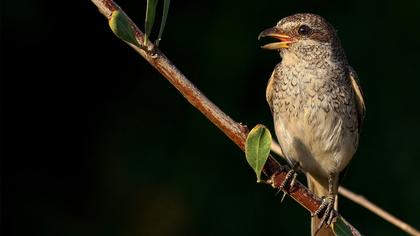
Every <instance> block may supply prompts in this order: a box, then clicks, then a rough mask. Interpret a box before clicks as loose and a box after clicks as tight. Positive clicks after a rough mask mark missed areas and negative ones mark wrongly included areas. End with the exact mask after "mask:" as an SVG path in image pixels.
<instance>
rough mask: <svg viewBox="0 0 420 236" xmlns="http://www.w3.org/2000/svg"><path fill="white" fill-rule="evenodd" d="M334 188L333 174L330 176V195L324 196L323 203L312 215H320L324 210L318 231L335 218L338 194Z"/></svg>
mask: <svg viewBox="0 0 420 236" xmlns="http://www.w3.org/2000/svg"><path fill="white" fill-rule="evenodd" d="M333 188H334V178H333V176H332V175H329V176H328V196H327V197H325V196H324V197H323V198H322V204H321V205H320V206H319V208H318V209H317V210H316V211H315V212H314V213H313V214H312V215H311V216H312V217H314V216H318V215H319V214H320V213H321V212H322V211H324V213H323V215H322V218H321V222H320V223H319V225H318V228H317V230H316V231H315V235H316V233H317V232H318V231H319V230H320V229H321V228H322V226H323V225H324V224H325V227H328V226H330V225H331V223H332V220H333V219H334V213H333V210H334V204H335V200H336V199H335V198H336V194H335V193H334V191H333Z"/></svg>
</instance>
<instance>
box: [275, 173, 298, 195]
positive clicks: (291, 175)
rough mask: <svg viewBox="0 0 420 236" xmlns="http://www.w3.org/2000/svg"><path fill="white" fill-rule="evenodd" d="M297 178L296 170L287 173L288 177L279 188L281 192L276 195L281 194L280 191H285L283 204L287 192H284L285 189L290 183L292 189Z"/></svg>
mask: <svg viewBox="0 0 420 236" xmlns="http://www.w3.org/2000/svg"><path fill="white" fill-rule="evenodd" d="M296 177H297V173H296V170H295V168H292V169H290V170H289V171H288V172H287V174H286V177H285V178H284V180H283V182H282V183H281V184H280V186H279V187H278V188H279V191H278V192H277V193H276V194H278V193H280V191H282V190H283V196H282V197H281V202H283V200H284V197H285V196H286V191H284V189H285V187H286V186H287V184H288V183H289V186H290V189H291V188H293V186H294V185H295V181H296Z"/></svg>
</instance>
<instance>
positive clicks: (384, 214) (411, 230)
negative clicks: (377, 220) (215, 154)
mask: <svg viewBox="0 0 420 236" xmlns="http://www.w3.org/2000/svg"><path fill="white" fill-rule="evenodd" d="M338 192H339V193H340V194H341V195H343V196H344V197H346V198H348V199H350V200H352V201H353V202H355V203H357V204H359V205H361V206H363V207H364V208H367V209H369V210H370V211H371V212H373V213H375V214H376V215H378V216H380V217H381V218H383V219H385V220H386V221H388V222H389V223H391V224H393V225H395V226H397V227H398V228H400V229H401V230H403V231H404V232H406V233H408V234H410V235H415V236H420V232H419V231H418V230H416V229H415V228H413V227H412V226H410V225H408V224H407V223H405V222H403V221H402V220H400V219H398V218H397V217H395V216H393V215H391V214H390V213H388V212H387V211H385V210H383V209H381V208H380V207H378V206H377V205H375V204H374V203H372V202H371V201H369V200H367V199H366V198H365V197H363V196H362V195H358V194H355V193H353V192H351V191H350V190H348V189H346V188H344V187H343V186H340V188H339V189H338Z"/></svg>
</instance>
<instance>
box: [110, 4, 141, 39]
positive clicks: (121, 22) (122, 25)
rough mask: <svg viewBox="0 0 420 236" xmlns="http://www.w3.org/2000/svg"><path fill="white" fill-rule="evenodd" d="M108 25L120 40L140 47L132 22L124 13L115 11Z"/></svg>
mask: <svg viewBox="0 0 420 236" xmlns="http://www.w3.org/2000/svg"><path fill="white" fill-rule="evenodd" d="M108 23H109V27H111V30H112V32H114V34H115V35H117V37H118V38H120V39H122V40H124V41H126V42H128V43H131V44H134V45H136V46H140V44H139V43H138V42H137V39H136V36H135V33H134V30H133V28H132V26H131V23H130V20H129V19H128V17H127V16H126V15H125V14H124V13H122V12H121V11H119V10H116V11H113V12H112V14H111V18H110V19H109V21H108Z"/></svg>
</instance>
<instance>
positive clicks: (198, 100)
mask: <svg viewBox="0 0 420 236" xmlns="http://www.w3.org/2000/svg"><path fill="white" fill-rule="evenodd" d="M91 1H92V2H93V3H94V4H95V5H96V6H97V7H98V9H99V11H100V12H101V13H102V14H103V15H104V16H105V17H107V18H108V20H109V19H110V17H111V15H112V13H113V12H114V11H116V10H119V11H120V12H121V13H123V14H125V13H124V12H123V11H122V9H121V8H120V7H119V6H118V5H117V4H116V3H115V2H114V1H112V0H91ZM127 18H128V19H129V17H128V16H127ZM129 22H130V24H131V26H132V28H133V30H134V32H135V36H136V39H137V41H138V42H139V43H140V44H141V45H143V42H144V41H143V40H144V37H143V33H142V32H141V31H140V30H139V28H138V27H137V26H136V25H135V24H134V23H133V22H132V21H131V20H129ZM126 43H127V42H126ZM127 44H128V45H129V46H130V47H132V48H133V49H134V50H135V51H136V52H137V53H139V54H140V55H141V56H142V57H143V58H144V59H145V60H147V61H148V62H149V63H150V64H151V65H152V66H153V67H154V68H155V69H156V70H157V71H158V72H159V73H160V74H162V75H163V76H164V77H165V78H166V79H167V80H168V81H169V82H170V83H171V84H172V85H173V86H174V87H175V88H176V89H177V90H178V91H179V92H180V93H181V94H182V95H183V96H184V97H185V99H187V100H188V102H189V103H191V105H193V106H194V107H195V108H196V109H198V110H199V111H200V112H201V113H202V114H203V115H204V116H206V117H207V119H209V120H210V121H211V122H212V123H213V124H214V125H216V126H217V127H218V128H219V129H220V130H221V131H222V132H223V133H224V134H225V135H226V136H228V137H229V139H231V140H232V141H233V142H234V143H235V144H236V145H237V146H238V147H239V148H240V149H241V150H242V151H244V148H245V141H246V137H247V134H248V128H247V127H246V126H245V125H243V124H241V123H238V122H236V121H234V120H233V119H232V118H230V117H229V116H228V115H226V114H225V113H224V112H223V111H222V110H220V109H219V108H218V107H217V106H216V105H215V104H214V103H212V102H211V101H210V100H209V99H208V98H207V97H206V96H205V95H204V94H203V93H201V92H200V90H199V89H197V88H196V87H195V86H194V85H193V84H192V83H191V82H190V81H189V80H188V79H187V78H186V77H185V76H184V75H183V74H182V73H181V72H180V71H179V70H178V69H177V68H176V66H175V65H174V64H173V63H172V62H171V61H170V60H169V59H168V58H167V57H166V56H165V55H164V54H163V53H162V52H161V51H159V50H158V49H157V48H155V47H154V45H153V44H152V43H151V42H148V47H147V48H146V49H144V48H143V49H142V48H139V47H137V46H135V45H133V44H130V43H127ZM287 171H288V167H285V166H282V165H280V164H279V163H278V162H277V161H276V160H275V159H274V158H273V157H272V156H270V157H269V158H268V160H267V162H266V164H265V166H264V169H263V172H264V174H265V175H266V176H267V178H268V179H269V180H270V181H267V182H268V183H270V184H271V186H272V187H274V188H279V186H280V185H281V183H283V181H284V179H285V177H286V174H287ZM284 191H285V192H286V193H287V194H289V195H290V196H291V197H292V198H293V199H294V200H295V201H296V202H298V203H299V204H300V205H302V206H303V207H305V208H306V209H307V210H309V211H310V212H311V213H314V212H315V211H316V210H317V209H318V208H319V206H320V205H321V203H322V200H321V199H320V198H318V197H317V196H315V195H314V194H313V193H312V192H311V191H309V190H308V189H307V188H306V187H305V186H304V185H303V184H301V183H300V182H298V181H296V183H295V184H294V186H293V188H291V189H290V188H289V186H287V187H286V188H285V189H284ZM335 215H337V216H338V215H339V214H338V213H337V212H335ZM345 222H346V224H347V226H348V227H349V228H350V229H351V230H352V233H353V235H355V236H357V235H361V234H360V233H359V232H358V231H357V229H356V228H354V227H353V226H352V225H350V224H349V223H348V222H347V221H345Z"/></svg>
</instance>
